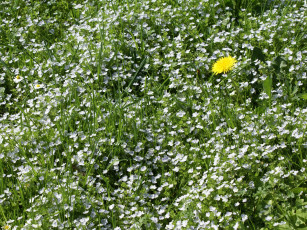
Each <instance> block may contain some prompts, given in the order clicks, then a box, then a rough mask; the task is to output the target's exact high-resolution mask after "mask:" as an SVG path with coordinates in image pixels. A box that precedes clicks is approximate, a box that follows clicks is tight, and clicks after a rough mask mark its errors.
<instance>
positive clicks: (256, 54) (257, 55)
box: [252, 47, 265, 62]
mask: <svg viewBox="0 0 307 230" xmlns="http://www.w3.org/2000/svg"><path fill="white" fill-rule="evenodd" d="M255 60H260V61H263V62H264V61H265V55H264V53H263V52H262V50H261V49H260V48H259V47H254V49H253V52H252V61H253V62H254V61H255Z"/></svg>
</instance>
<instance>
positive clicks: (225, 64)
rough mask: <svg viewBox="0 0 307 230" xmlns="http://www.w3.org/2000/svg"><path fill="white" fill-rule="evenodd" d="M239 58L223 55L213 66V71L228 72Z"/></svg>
mask: <svg viewBox="0 0 307 230" xmlns="http://www.w3.org/2000/svg"><path fill="white" fill-rule="evenodd" d="M236 62H237V60H236V59H235V58H233V57H231V56H228V57H222V58H220V59H219V60H217V61H216V62H215V63H214V64H213V66H212V72H213V73H214V74H215V75H216V74H219V73H227V72H228V71H230V70H232V69H233V67H234V65H235V63H236Z"/></svg>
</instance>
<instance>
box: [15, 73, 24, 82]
mask: <svg viewBox="0 0 307 230" xmlns="http://www.w3.org/2000/svg"><path fill="white" fill-rule="evenodd" d="M22 80H23V77H22V76H20V75H17V76H16V77H15V78H14V82H15V83H19V82H21V81H22Z"/></svg>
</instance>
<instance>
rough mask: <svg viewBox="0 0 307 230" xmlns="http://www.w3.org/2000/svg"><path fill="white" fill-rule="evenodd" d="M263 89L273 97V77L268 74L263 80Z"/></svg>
mask: <svg viewBox="0 0 307 230" xmlns="http://www.w3.org/2000/svg"><path fill="white" fill-rule="evenodd" d="M263 90H264V92H265V93H266V94H267V95H268V96H269V97H270V98H271V95H272V94H271V92H272V78H271V77H270V76H268V77H267V78H266V79H265V80H264V81H263Z"/></svg>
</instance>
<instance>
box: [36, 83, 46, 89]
mask: <svg viewBox="0 0 307 230" xmlns="http://www.w3.org/2000/svg"><path fill="white" fill-rule="evenodd" d="M34 88H35V89H41V88H44V85H42V84H35V85H34Z"/></svg>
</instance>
